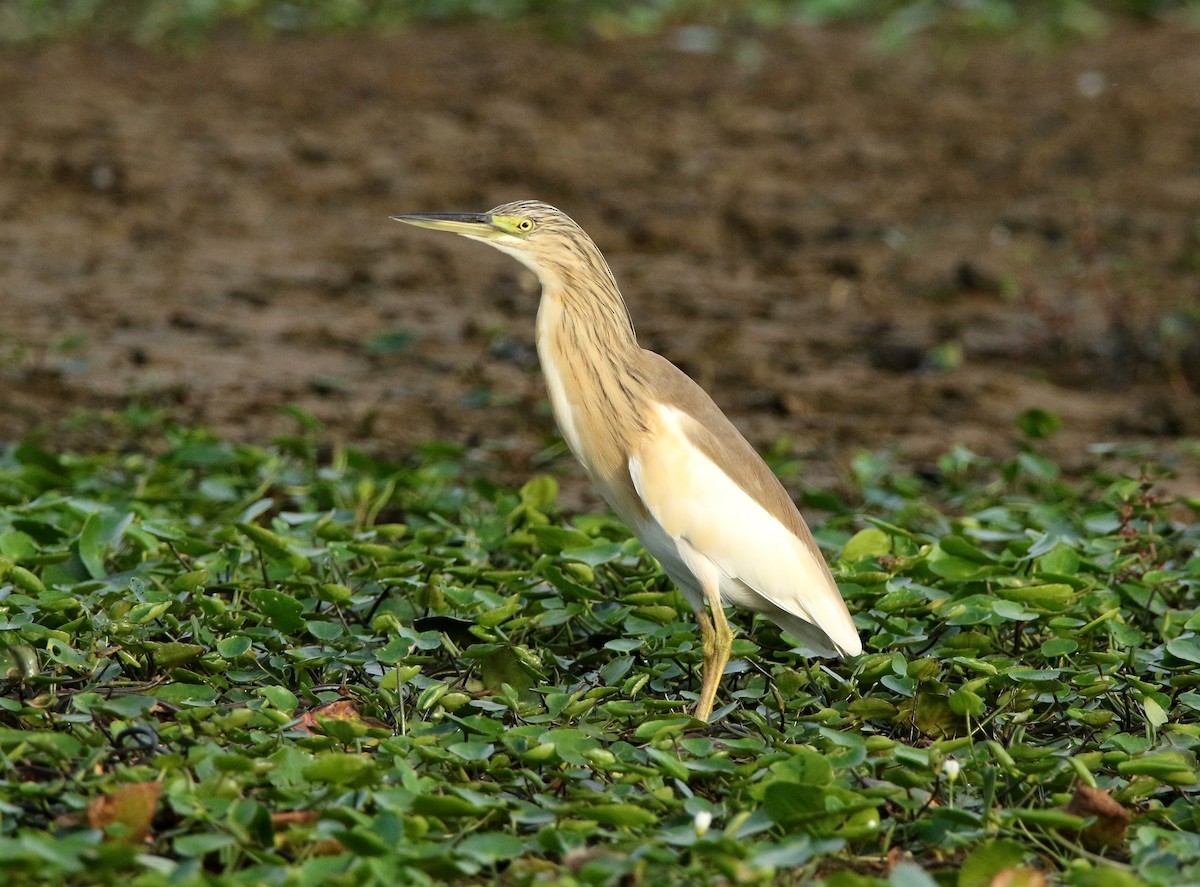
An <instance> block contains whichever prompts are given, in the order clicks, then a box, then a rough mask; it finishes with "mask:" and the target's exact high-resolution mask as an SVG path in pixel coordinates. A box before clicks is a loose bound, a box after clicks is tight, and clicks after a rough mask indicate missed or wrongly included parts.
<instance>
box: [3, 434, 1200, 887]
mask: <svg viewBox="0 0 1200 887" xmlns="http://www.w3.org/2000/svg"><path fill="white" fill-rule="evenodd" d="M1035 419H1036V421H1034V420H1035ZM1023 421H1024V420H1023ZM1050 424H1052V423H1049V424H1048V423H1047V421H1046V420H1045V417H1041V416H1038V417H1032V418H1031V419H1030V420H1029V427H1030V429H1033V430H1035V431H1036V430H1041V429H1045V428H1048V427H1050ZM1031 436H1032V437H1034V438H1036V437H1037V436H1038V435H1037V434H1031ZM156 446H157V449H158V451H157V452H149V451H147V452H133V453H119V454H107V455H97V456H82V455H77V454H72V453H60V452H54V451H52V450H48V449H44V448H41V447H39V446H37V445H34V444H31V443H26V444H21V445H18V446H14V447H12V448H10V449H9V450H8V451H7V452H6V453H4V454H3V456H0V682H2V683H3V688H2V690H3V695H2V696H0V870H3V871H4V872H5V873H6V875H7V877H8V883H13V884H51V883H53V884H67V885H75V884H79V885H82V884H99V883H117V882H118V881H124V882H129V883H132V884H135V885H157V884H167V883H170V884H185V885H186V884H200V883H216V882H214V881H212V880H211V879H212V878H214V877H222V878H224V880H221V881H219V883H228V884H258V883H278V884H284V883H287V884H310V883H311V884H361V883H389V884H391V883H395V884H402V883H403V884H407V883H435V882H443V881H454V880H464V879H465V880H467V881H468V882H474V883H482V882H490V881H492V880H495V879H502V880H503V882H504V883H515V884H533V883H561V884H583V883H586V884H617V883H622V882H629V881H636V880H637V879H639V878H640V879H642V880H643V881H644V882H645V883H655V884H658V883H718V882H721V881H728V882H731V883H732V882H737V883H767V882H771V881H773V880H782V881H784V882H796V883H801V882H807V881H809V880H812V879H813V878H815V877H818V876H820V877H822V878H824V879H825V880H827V881H828V883H830V884H852V883H853V884H868V883H869V884H883V883H892V884H932V883H942V884H948V883H957V884H960V885H963V887H973V885H977V884H988V883H991V882H992V879H993V878H994V877H995V876H996V875H997V874H998V873H1000V872H1003V871H1007V870H1010V869H1012V870H1015V869H1017V868H1019V867H1020V866H1028V865H1038V866H1057V867H1059V868H1060V869H1061V872H1062V878H1063V879H1064V880H1065V881H1067V882H1070V883H1079V884H1091V883H1097V884H1109V883H1121V884H1131V885H1138V884H1151V885H1154V884H1170V883H1176V882H1177V880H1178V879H1179V878H1180V877H1183V878H1184V879H1185V880H1187V879H1191V880H1195V879H1197V878H1200V818H1198V817H1197V814H1196V803H1195V799H1196V790H1197V769H1196V768H1197V759H1196V752H1197V748H1198V747H1200V617H1198V616H1197V615H1196V600H1197V593H1198V589H1200V551H1198V547H1200V529H1198V526H1197V522H1196V520H1195V519H1196V513H1195V511H1194V510H1193V509H1192V508H1189V507H1188V506H1187V505H1185V504H1183V503H1179V502H1168V501H1163V500H1160V499H1159V498H1157V497H1156V496H1155V495H1154V490H1153V485H1152V484H1151V483H1150V482H1149V481H1148V480H1147V479H1145V478H1143V477H1138V478H1129V477H1124V476H1121V475H1119V474H1110V473H1108V472H1106V471H1104V470H1103V468H1102V467H1101V466H1100V465H1098V466H1097V467H1096V469H1095V470H1094V471H1093V473H1092V474H1091V475H1090V476H1089V477H1088V478H1086V479H1084V480H1082V481H1076V482H1070V483H1069V482H1067V481H1064V480H1063V479H1062V478H1061V476H1060V473H1059V472H1058V470H1057V468H1056V467H1055V466H1054V465H1053V464H1052V463H1050V462H1049V461H1047V460H1046V459H1044V457H1042V456H1040V455H1039V454H1038V453H1037V452H1036V451H1034V450H1023V451H1021V452H1019V453H1018V454H1017V455H1015V456H1014V457H1013V458H1011V459H1008V460H1005V461H1002V462H992V461H988V460H984V459H981V458H979V457H976V456H974V455H973V454H971V453H969V452H967V451H965V450H963V449H961V448H959V449H955V450H953V451H951V452H950V453H948V454H947V455H946V456H944V457H943V458H942V460H941V461H940V463H939V465H938V468H937V471H936V472H934V473H926V474H924V475H922V476H921V477H917V476H914V475H909V474H906V473H904V472H902V471H898V470H897V469H896V468H895V467H893V466H892V465H891V464H890V463H889V462H888V460H887V459H886V458H884V457H881V456H870V455H862V456H860V457H858V458H856V460H855V462H854V474H855V477H856V478H857V480H858V484H859V486H858V489H857V490H855V491H854V495H855V498H856V499H857V500H858V502H859V503H860V504H859V505H857V506H856V508H855V510H853V511H851V510H849V509H845V508H840V509H839V511H838V513H836V514H835V515H834V517H832V518H831V519H829V520H828V521H827V522H825V523H824V524H823V525H820V526H818V527H817V531H818V532H817V535H818V538H819V539H820V540H821V541H822V544H824V545H825V546H826V547H827V549H828V551H829V553H830V554H831V556H832V559H833V560H834V562H835V564H836V572H837V575H838V579H839V582H840V584H841V586H842V588H843V590H844V592H845V594H846V597H847V599H848V602H849V605H850V608H851V610H852V612H853V613H854V614H855V619H856V622H857V624H858V626H859V628H860V630H861V633H862V636H863V638H864V640H865V641H866V644H867V650H866V652H865V653H864V655H863V656H861V657H859V658H858V659H856V660H855V661H853V662H830V663H819V662H816V661H812V660H809V659H808V658H807V657H806V656H805V655H804V652H803V650H801V649H799V648H795V647H794V646H793V642H791V641H789V640H788V639H787V638H786V637H784V636H781V635H780V633H779V631H778V629H776V628H775V627H774V626H772V625H770V624H769V623H766V622H763V621H758V622H754V623H752V624H751V623H750V622H749V621H748V620H747V619H746V618H745V614H742V615H741V617H740V618H738V619H737V620H736V621H737V623H738V624H739V625H740V626H742V631H741V632H740V633H739V637H738V639H737V640H736V641H735V647H734V660H733V662H732V663H731V666H730V669H729V672H728V674H727V675H726V678H725V681H724V683H723V686H722V692H721V695H720V697H719V704H721V703H723V707H721V708H720V709H719V710H718V711H717V713H716V716H715V719H714V724H713V725H712V726H711V727H705V726H703V725H700V724H698V723H696V722H695V721H693V720H692V719H691V718H690V717H689V716H688V710H689V709H690V706H691V704H692V701H693V700H694V698H695V692H696V690H697V683H698V682H697V676H696V670H697V667H698V664H699V661H700V649H699V647H700V645H699V637H698V633H697V631H696V629H695V626H694V624H693V622H692V620H691V618H690V616H689V615H687V613H686V606H684V604H683V601H682V600H681V598H680V596H679V594H678V593H677V592H676V591H675V590H674V589H673V588H672V587H671V585H670V584H669V582H668V581H667V580H666V579H665V577H664V576H663V575H662V573H661V571H660V570H659V569H658V567H657V566H656V565H655V564H654V563H653V562H652V561H650V560H649V559H648V558H647V557H646V556H645V553H644V551H643V549H642V548H641V546H640V545H639V544H638V543H637V542H636V541H635V540H631V539H630V538H629V537H628V534H627V532H626V530H625V529H624V528H623V527H622V526H621V525H620V524H619V523H618V522H616V521H615V520H613V519H611V518H609V517H604V516H598V515H587V516H580V517H577V518H574V519H572V520H570V521H567V520H564V518H563V516H562V515H561V513H560V512H559V510H558V508H557V506H556V496H557V485H556V484H555V482H554V481H553V480H552V479H551V478H549V477H539V478H534V479H532V480H530V481H529V483H527V484H526V485H525V486H524V487H523V488H522V489H520V490H512V489H508V488H505V487H503V486H500V485H497V484H495V483H494V482H491V481H489V480H487V478H486V474H485V472H484V471H483V470H481V469H480V467H479V466H473V465H471V464H469V463H468V462H467V460H466V458H465V456H464V455H463V453H462V452H461V451H460V450H458V449H456V448H452V447H444V446H437V447H435V446H431V447H429V448H427V449H426V450H425V451H424V452H423V453H421V454H419V457H418V458H417V459H415V460H414V461H413V462H412V463H411V464H406V465H386V464H382V463H380V462H376V461H373V460H370V459H368V458H366V457H365V456H363V455H361V454H359V453H355V452H338V453H336V454H335V455H334V456H333V458H332V459H331V460H330V461H328V462H325V461H318V460H317V459H316V458H315V457H314V456H313V455H312V448H311V447H310V446H308V445H306V444H305V443H304V442H303V441H286V442H284V444H283V445H281V446H279V447H276V448H262V447H254V446H246V445H238V444H231V443H227V442H224V441H220V440H217V439H214V438H212V437H211V436H209V435H207V434H205V433H203V432H198V431H187V430H181V429H168V431H167V432H166V435H165V439H164V440H163V441H162V442H161V446H158V445H156ZM831 501H834V502H835V503H836V500H832V499H831ZM839 553H840V555H839ZM148 783H158V784H161V796H158V795H154V797H155V798H157V802H156V806H155V808H154V811H153V812H154V815H153V819H152V823H151V825H150V827H149V830H148V832H147V831H146V828H145V817H143V823H142V832H145V836H144V838H143V837H142V835H141V833H139V832H138V830H137V827H136V826H135V824H134V823H136V821H137V817H136V816H135V815H134V813H136V812H137V811H136V809H135V811H134V813H121V814H119V815H118V814H113V813H111V812H110V813H108V814H105V813H104V810H105V809H106V808H105V803H106V799H111V798H114V797H116V796H117V795H116V793H117V790H118V789H119V788H120V787H122V786H132V785H144V784H148ZM1078 784H1083V785H1088V786H1098V787H1100V788H1102V789H1105V790H1107V791H1109V792H1110V793H1111V795H1112V796H1113V797H1114V798H1115V799H1116V800H1117V801H1118V802H1120V804H1121V805H1123V806H1124V807H1125V808H1126V809H1128V810H1129V811H1130V812H1131V813H1132V815H1133V821H1132V824H1131V826H1130V831H1129V837H1128V840H1127V842H1126V843H1125V844H1124V845H1122V846H1116V847H1109V848H1107V849H1104V848H1101V850H1100V851H1098V852H1097V851H1096V850H1095V848H1092V849H1089V850H1085V849H1084V847H1083V846H1081V844H1080V843H1079V841H1080V838H1079V835H1080V834H1081V833H1082V832H1081V829H1083V828H1085V827H1086V825H1087V823H1088V821H1089V820H1088V818H1087V817H1086V816H1080V815H1078V814H1076V813H1072V812H1067V811H1066V810H1064V805H1065V804H1066V803H1067V801H1068V800H1069V799H1070V797H1071V793H1072V791H1073V789H1074V787H1075V786H1076V785H1078ZM125 803H126V806H129V805H130V803H131V802H125ZM110 806H111V807H112V809H116V810H118V811H119V810H121V809H123V808H122V807H121V805H120V804H119V803H117V802H115V801H113V802H112V803H111V804H110ZM143 813H148V811H143ZM130 832H133V833H134V837H130ZM896 847H898V848H903V849H904V850H905V851H907V852H910V853H912V854H913V855H914V857H915V860H916V863H917V865H913V864H904V865H901V866H898V867H896V868H895V869H894V870H892V871H891V873H890V876H886V878H887V880H886V881H885V880H882V879H881V877H880V873H881V872H885V871H886V868H885V867H884V864H883V861H884V860H885V859H886V857H887V854H888V851H889V850H890V849H892V848H896ZM1104 855H1107V856H1109V857H1112V859H1113V861H1114V865H1117V866H1121V867H1114V866H1113V865H1109V864H1108V863H1106V862H1105V861H1104V859H1103V856H1104ZM935 878H936V880H935ZM1013 883H1016V882H1013Z"/></svg>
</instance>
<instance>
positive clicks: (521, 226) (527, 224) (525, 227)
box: [517, 219, 533, 234]
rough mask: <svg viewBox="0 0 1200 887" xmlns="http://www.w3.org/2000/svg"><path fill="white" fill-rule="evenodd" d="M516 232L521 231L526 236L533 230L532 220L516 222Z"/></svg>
mask: <svg viewBox="0 0 1200 887" xmlns="http://www.w3.org/2000/svg"><path fill="white" fill-rule="evenodd" d="M517 230H518V231H523V232H525V233H526V234H528V233H529V232H530V231H532V230H533V220H532V219H521V221H519V222H517Z"/></svg>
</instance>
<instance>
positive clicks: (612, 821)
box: [577, 804, 658, 828]
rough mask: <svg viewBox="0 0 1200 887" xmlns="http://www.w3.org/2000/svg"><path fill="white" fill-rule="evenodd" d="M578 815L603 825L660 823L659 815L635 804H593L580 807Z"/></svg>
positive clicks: (640, 826)
mask: <svg viewBox="0 0 1200 887" xmlns="http://www.w3.org/2000/svg"><path fill="white" fill-rule="evenodd" d="M577 815H578V816H580V817H581V818H583V819H593V820H595V821H596V822H599V823H601V824H603V825H611V826H616V827H621V828H646V827H649V826H652V825H656V824H657V823H658V817H657V816H655V815H654V814H653V813H651V812H650V811H649V810H644V809H642V808H641V807H635V806H634V805H633V804H593V805H591V806H588V807H580V808H579V810H578V812H577Z"/></svg>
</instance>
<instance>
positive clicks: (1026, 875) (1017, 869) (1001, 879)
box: [989, 865, 1047, 887]
mask: <svg viewBox="0 0 1200 887" xmlns="http://www.w3.org/2000/svg"><path fill="white" fill-rule="evenodd" d="M1046 883H1047V882H1046V874H1045V872H1043V871H1042V870H1041V869H1035V868H1032V867H1030V866H1027V865H1018V866H1014V867H1013V868H1008V869H1001V870H1000V871H998V872H996V874H995V875H994V876H993V877H992V881H991V884H990V885H989V887H1046Z"/></svg>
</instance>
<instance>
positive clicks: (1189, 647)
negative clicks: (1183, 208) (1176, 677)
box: [1167, 634, 1200, 663]
mask: <svg viewBox="0 0 1200 887" xmlns="http://www.w3.org/2000/svg"><path fill="white" fill-rule="evenodd" d="M1167 652H1168V653H1170V654H1171V655H1172V656H1174V657H1175V658H1176V659H1182V660H1183V661H1184V662H1195V663H1200V637H1197V636H1196V635H1194V634H1191V635H1184V636H1183V637H1177V638H1173V639H1172V640H1169V641H1167Z"/></svg>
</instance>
